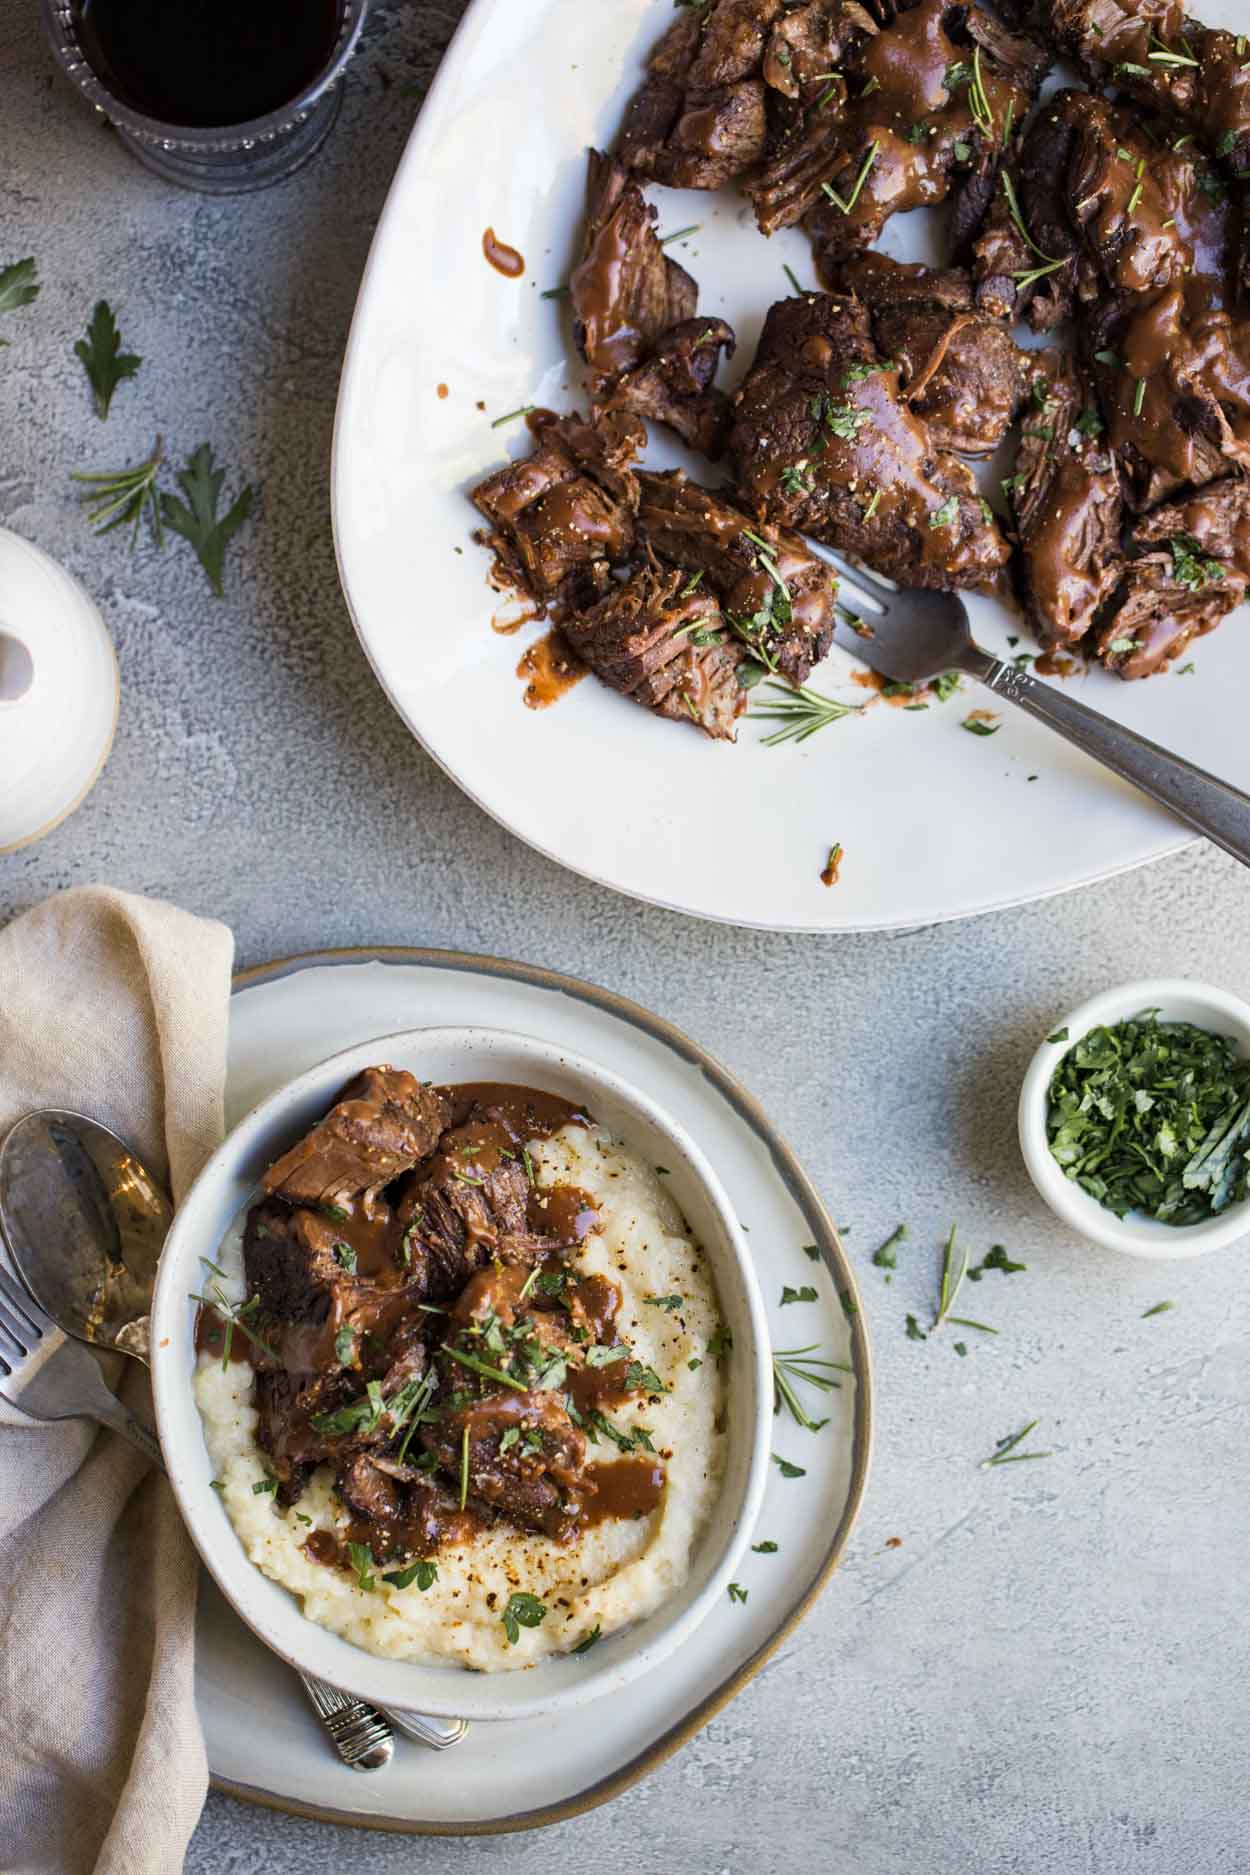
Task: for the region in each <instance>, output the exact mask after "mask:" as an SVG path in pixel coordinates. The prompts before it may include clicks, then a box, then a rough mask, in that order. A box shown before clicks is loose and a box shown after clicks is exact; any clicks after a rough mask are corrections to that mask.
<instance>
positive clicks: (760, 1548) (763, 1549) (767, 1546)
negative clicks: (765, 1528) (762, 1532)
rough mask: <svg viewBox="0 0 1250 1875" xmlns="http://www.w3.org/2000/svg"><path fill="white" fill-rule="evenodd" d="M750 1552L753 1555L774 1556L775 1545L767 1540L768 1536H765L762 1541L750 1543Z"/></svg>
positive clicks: (775, 1551)
mask: <svg viewBox="0 0 1250 1875" xmlns="http://www.w3.org/2000/svg"><path fill="white" fill-rule="evenodd" d="M751 1552H752V1554H753V1555H755V1556H775V1555H776V1554H777V1545H776V1544H775V1543H771V1542H769V1540H768V1538H767V1537H765V1539H764V1541H763V1542H762V1543H752V1545H751Z"/></svg>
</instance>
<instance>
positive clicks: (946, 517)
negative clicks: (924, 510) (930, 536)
mask: <svg viewBox="0 0 1250 1875" xmlns="http://www.w3.org/2000/svg"><path fill="white" fill-rule="evenodd" d="M958 519H959V496H958V495H949V496H948V497H947V499H946V500H945V501H944V502H943V503H942V505H941V507H940V508H934V510H933V512H932V513H931V514H930V516H929V526H930V527H931V528H933V527H953V526H954V525H955V523H956V521H957V520H958Z"/></svg>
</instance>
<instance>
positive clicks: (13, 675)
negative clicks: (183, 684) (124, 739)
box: [0, 527, 119, 853]
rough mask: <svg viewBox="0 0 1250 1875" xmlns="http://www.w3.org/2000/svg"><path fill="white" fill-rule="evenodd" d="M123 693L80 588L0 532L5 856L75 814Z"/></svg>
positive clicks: (0, 797) (0, 821) (0, 811)
mask: <svg viewBox="0 0 1250 1875" xmlns="http://www.w3.org/2000/svg"><path fill="white" fill-rule="evenodd" d="M118 696H119V685H118V677H117V660H116V658H115V657H114V655H113V646H112V643H111V642H110V640H109V635H108V632H107V630H106V629H105V625H104V620H103V619H102V618H101V617H100V614H99V612H98V611H97V610H96V608H95V606H94V605H93V604H92V602H91V600H90V599H89V598H88V597H87V595H86V593H85V592H84V591H83V589H82V587H81V586H80V585H79V584H78V582H77V580H74V579H71V578H70V575H69V574H68V573H67V572H66V571H65V570H64V568H63V567H60V566H58V565H57V563H56V561H55V560H53V559H50V558H49V556H48V555H47V554H46V553H44V552H42V551H41V549H40V548H38V547H35V546H32V545H31V543H30V542H29V541H27V540H23V539H22V538H21V537H20V535H17V534H13V533H10V532H9V530H8V529H7V528H2V527H0V853H11V852H13V850H14V849H15V848H16V847H19V846H26V845H27V844H28V843H29V842H30V841H32V840H38V839H39V838H40V837H41V836H42V835H43V834H45V833H49V832H51V830H52V828H53V827H55V826H57V825H58V824H59V822H61V821H62V820H64V819H65V817H66V815H67V814H72V813H73V811H74V809H75V808H76V807H77V806H78V804H79V802H80V801H82V799H83V798H84V796H85V795H86V794H87V793H88V792H89V790H90V789H91V787H92V785H93V784H94V782H95V781H96V778H97V777H98V775H99V773H100V771H101V769H102V768H103V767H104V764H105V762H106V761H107V760H108V753H109V749H110V748H111V747H112V743H113V731H114V729H115V728H116V725H117V705H118Z"/></svg>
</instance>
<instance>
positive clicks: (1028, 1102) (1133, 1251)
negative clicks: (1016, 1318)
mask: <svg viewBox="0 0 1250 1875" xmlns="http://www.w3.org/2000/svg"><path fill="white" fill-rule="evenodd" d="M1147 1009H1154V1010H1157V1011H1158V1014H1159V1019H1160V1021H1163V1022H1190V1023H1193V1024H1194V1026H1195V1027H1197V1028H1201V1029H1208V1030H1210V1031H1211V1033H1213V1034H1217V1035H1228V1036H1231V1037H1232V1038H1233V1039H1234V1040H1235V1041H1236V1042H1237V1044H1238V1047H1239V1048H1240V1050H1241V1053H1242V1054H1243V1055H1247V1056H1250V1004H1247V1003H1244V1002H1243V1001H1242V1000H1241V998H1240V997H1239V996H1234V995H1232V994H1231V992H1230V991H1228V990H1221V989H1217V988H1216V987H1215V986H1214V985H1213V984H1208V983H1197V982H1191V981H1189V980H1188V979H1186V978H1184V977H1147V978H1143V979H1142V980H1141V981H1139V982H1135V983H1125V984H1123V985H1122V986H1121V987H1120V988H1118V989H1113V990H1105V991H1103V993H1102V994H1101V995H1100V996H1092V997H1091V998H1090V999H1089V1001H1088V1002H1085V1003H1082V1004H1081V1006H1080V1008H1079V1009H1074V1010H1073V1012H1072V1014H1071V1015H1070V1016H1068V1017H1066V1018H1064V1019H1063V1020H1061V1021H1060V1023H1059V1024H1058V1026H1057V1030H1055V1031H1052V1033H1061V1034H1062V1033H1063V1031H1064V1030H1066V1031H1067V1033H1066V1034H1065V1035H1064V1038H1063V1040H1062V1041H1058V1042H1050V1041H1045V1042H1043V1043H1042V1044H1041V1046H1040V1047H1039V1048H1038V1050H1037V1053H1036V1054H1035V1055H1034V1057H1033V1059H1032V1061H1031V1062H1030V1064H1029V1068H1028V1072H1027V1073H1026V1075H1025V1077H1024V1082H1023V1085H1022V1086H1021V1089H1020V1104H1019V1109H1018V1116H1017V1118H1018V1127H1019V1134H1020V1150H1021V1152H1022V1154H1023V1155H1024V1163H1025V1165H1026V1167H1027V1168H1028V1173H1029V1177H1030V1178H1031V1179H1032V1180H1033V1184H1034V1185H1035V1187H1036V1189H1037V1192H1038V1195H1039V1197H1041V1198H1043V1199H1044V1200H1045V1201H1046V1203H1047V1204H1048V1205H1049V1206H1050V1209H1051V1210H1052V1211H1053V1212H1054V1213H1055V1216H1056V1217H1057V1218H1059V1219H1060V1221H1061V1222H1062V1223H1064V1224H1067V1225H1069V1226H1070V1227H1071V1228H1072V1229H1073V1230H1074V1231H1076V1232H1077V1234H1078V1235H1079V1236H1081V1237H1085V1238H1088V1239H1089V1241H1090V1242H1091V1243H1096V1244H1101V1245H1102V1246H1103V1247H1104V1248H1105V1249H1108V1250H1119V1251H1121V1252H1123V1254H1124V1255H1126V1256H1135V1257H1143V1258H1146V1259H1148V1260H1151V1261H1154V1262H1173V1261H1175V1260H1177V1259H1178V1258H1185V1257H1196V1256H1204V1255H1205V1254H1206V1253H1207V1251H1209V1250H1219V1249H1222V1248H1223V1247H1224V1246H1225V1245H1226V1244H1230V1243H1234V1242H1236V1240H1237V1239H1238V1238H1239V1237H1244V1236H1246V1235H1247V1233H1250V1200H1242V1201H1241V1202H1240V1203H1238V1204H1234V1205H1230V1206H1229V1207H1228V1209H1227V1210H1226V1211H1222V1212H1220V1213H1219V1215H1218V1216H1216V1217H1213V1218H1210V1219H1207V1220H1205V1221H1204V1222H1203V1223H1200V1224H1161V1223H1159V1221H1158V1220H1157V1219H1155V1218H1151V1217H1144V1216H1140V1215H1138V1214H1136V1213H1134V1212H1130V1213H1129V1214H1128V1216H1127V1217H1124V1218H1119V1217H1117V1216H1116V1215H1115V1212H1114V1211H1109V1210H1107V1209H1106V1207H1105V1206H1104V1205H1101V1204H1099V1202H1098V1200H1097V1199H1096V1198H1091V1197H1090V1195H1089V1193H1088V1192H1086V1191H1082V1189H1081V1187H1080V1186H1079V1185H1077V1184H1076V1183H1075V1182H1074V1180H1072V1179H1070V1178H1068V1177H1067V1175H1066V1173H1065V1172H1064V1171H1063V1169H1062V1167H1061V1166H1059V1165H1058V1163H1057V1162H1056V1160H1055V1159H1054V1158H1053V1156H1052V1154H1051V1151H1050V1146H1049V1143H1048V1138H1047V1131H1046V1114H1047V1109H1048V1105H1049V1098H1048V1096H1049V1089H1050V1082H1051V1078H1052V1076H1053V1074H1054V1072H1055V1069H1056V1068H1057V1067H1058V1066H1059V1063H1060V1061H1061V1060H1062V1059H1063V1057H1064V1055H1065V1053H1066V1052H1067V1050H1068V1049H1069V1048H1071V1047H1072V1046H1073V1045H1074V1043H1076V1042H1078V1041H1080V1039H1081V1037H1082V1036H1084V1035H1088V1033H1089V1031H1090V1030H1091V1029H1096V1028H1100V1027H1103V1026H1111V1025H1113V1024H1115V1023H1117V1022H1124V1021H1127V1020H1128V1019H1129V1018H1130V1017H1132V1016H1137V1015H1141V1014H1142V1013H1143V1011H1145V1010H1147Z"/></svg>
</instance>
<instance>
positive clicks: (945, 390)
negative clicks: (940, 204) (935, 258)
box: [841, 254, 1026, 456]
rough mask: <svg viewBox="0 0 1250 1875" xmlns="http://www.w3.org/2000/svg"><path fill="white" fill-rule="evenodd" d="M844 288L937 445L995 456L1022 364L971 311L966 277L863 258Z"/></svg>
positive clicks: (1020, 382)
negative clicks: (866, 316) (864, 312)
mask: <svg viewBox="0 0 1250 1875" xmlns="http://www.w3.org/2000/svg"><path fill="white" fill-rule="evenodd" d="M841 283H842V287H843V290H844V291H846V292H850V293H854V294H856V295H857V297H858V298H860V299H861V300H862V301H863V302H864V304H865V305H866V306H867V307H868V310H869V312H870V314H871V316H872V330H873V337H874V339H875V340H876V344H877V349H878V350H879V351H880V352H882V353H883V354H884V355H885V357H887V358H889V359H891V360H892V361H893V362H894V363H895V364H896V365H897V366H898V368H899V382H900V384H901V385H902V387H903V392H904V394H905V396H906V398H907V402H908V403H909V404H910V405H911V408H912V409H913V410H914V411H916V413H917V414H918V415H919V416H922V417H923V418H924V419H925V421H926V422H927V423H928V425H929V431H930V434H931V435H932V437H933V439H934V441H935V442H936V443H938V444H939V445H940V446H941V447H942V448H944V449H957V450H958V451H959V452H960V453H961V454H962V455H966V456H988V455H990V454H992V452H993V451H994V450H995V449H997V448H998V445H999V444H1000V443H1001V442H1002V440H1003V437H1004V436H1005V435H1006V434H1007V428H1008V425H1009V424H1010V423H1011V421H1012V418H1013V417H1014V416H1015V414H1016V411H1017V410H1018V409H1019V407H1020V402H1021V399H1022V397H1023V395H1024V389H1025V382H1026V370H1025V357H1024V354H1023V353H1022V352H1021V351H1020V350H1019V348H1018V347H1017V346H1016V345H1015V344H1014V343H1013V342H1012V339H1011V336H1010V334H1009V333H1008V332H1007V330H1006V328H1005V327H1004V326H1003V325H1002V324H1000V323H999V322H998V321H997V320H995V319H992V318H989V317H987V316H986V315H985V314H984V313H980V312H978V311H977V310H976V307H975V304H974V300H973V291H972V282H971V280H970V279H969V277H968V275H967V274H965V273H962V272H959V271H957V270H955V269H949V270H947V271H941V272H940V271H938V270H936V269H934V268H930V267H922V266H918V265H906V264H904V263H903V262H902V261H897V260H892V259H891V258H890V257H889V255H887V254H861V255H859V256H857V258H856V259H854V260H851V261H848V262H847V264H846V265H845V266H844V267H843V268H842V271H841Z"/></svg>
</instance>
